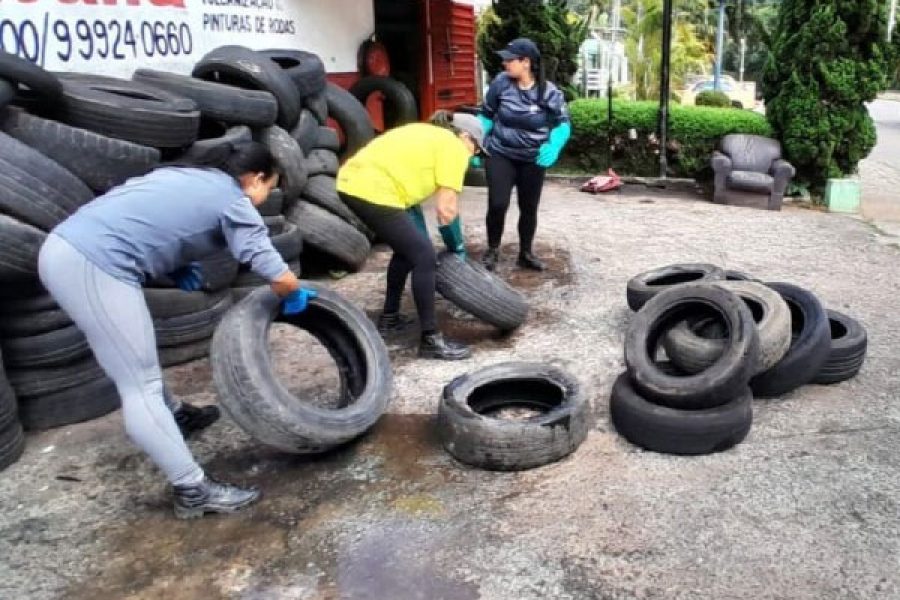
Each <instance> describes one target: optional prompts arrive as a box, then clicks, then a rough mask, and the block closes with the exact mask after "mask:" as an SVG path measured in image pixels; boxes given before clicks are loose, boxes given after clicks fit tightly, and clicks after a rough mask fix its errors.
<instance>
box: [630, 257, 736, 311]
mask: <svg viewBox="0 0 900 600" xmlns="http://www.w3.org/2000/svg"><path fill="white" fill-rule="evenodd" d="M723 279H725V271H723V270H722V269H720V268H719V267H717V266H715V265H710V264H706V263H685V264H675V265H669V266H666V267H659V268H657V269H651V270H649V271H644V272H643V273H640V274H638V275H635V276H634V277H632V278H631V279H630V280H629V281H628V285H627V286H626V289H625V293H626V297H627V300H628V306H629V308H631V310H634V311H637V310H640V309H641V307H642V306H644V305H645V304H646V303H647V302H648V301H649V300H650V299H651V298H652V297H653V296H655V295H656V294H658V293H659V292H661V291H663V290H665V289H667V288H670V287H673V286H676V285H681V284H684V283H701V282H710V281H721V280H723Z"/></svg>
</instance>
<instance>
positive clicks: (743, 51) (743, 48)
mask: <svg viewBox="0 0 900 600" xmlns="http://www.w3.org/2000/svg"><path fill="white" fill-rule="evenodd" d="M895 1H896V0H895ZM746 54H747V38H741V68H740V81H744V57H745V56H746Z"/></svg>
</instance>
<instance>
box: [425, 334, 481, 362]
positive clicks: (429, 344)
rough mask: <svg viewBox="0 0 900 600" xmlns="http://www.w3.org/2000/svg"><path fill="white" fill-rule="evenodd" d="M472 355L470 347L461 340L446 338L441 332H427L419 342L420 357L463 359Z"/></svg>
mask: <svg viewBox="0 0 900 600" xmlns="http://www.w3.org/2000/svg"><path fill="white" fill-rule="evenodd" d="M470 356H472V351H471V350H469V347H468V346H466V345H465V344H462V343H460V342H456V341H453V340H448V339H446V338H444V336H443V334H442V333H440V332H436V333H427V334H424V335H423V336H422V342H421V344H419V357H420V358H436V359H439V360H462V359H464V358H469V357H470Z"/></svg>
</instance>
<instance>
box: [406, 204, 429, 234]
mask: <svg viewBox="0 0 900 600" xmlns="http://www.w3.org/2000/svg"><path fill="white" fill-rule="evenodd" d="M406 212H407V214H408V215H409V216H410V218H411V219H412V220H413V223H415V224H416V227H418V228H419V231H421V232H422V233H424V234H425V235H426V236H427V235H428V225H426V224H425V214H424V213H423V212H422V207H421V206H419V205H418V204H416V205H415V206H413V207H411V208H407V209H406Z"/></svg>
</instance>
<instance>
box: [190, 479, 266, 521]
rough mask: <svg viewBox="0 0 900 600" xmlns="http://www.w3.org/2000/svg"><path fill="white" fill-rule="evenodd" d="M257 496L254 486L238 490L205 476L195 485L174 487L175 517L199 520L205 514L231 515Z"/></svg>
mask: <svg viewBox="0 0 900 600" xmlns="http://www.w3.org/2000/svg"><path fill="white" fill-rule="evenodd" d="M259 495H260V492H259V488H257V487H255V486H254V487H249V488H239V487H238V486H236V485H231V484H229V483H219V482H218V481H215V480H214V479H211V478H210V477H208V476H207V477H204V478H203V481H201V482H200V483H198V484H196V485H176V486H175V516H176V517H177V518H179V519H199V518H200V517H202V516H203V515H204V514H205V513H233V512H237V511H239V510H241V509H242V508H245V507H247V506H249V505H251V504H253V503H254V502H256V501H257V500H258V499H259Z"/></svg>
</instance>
